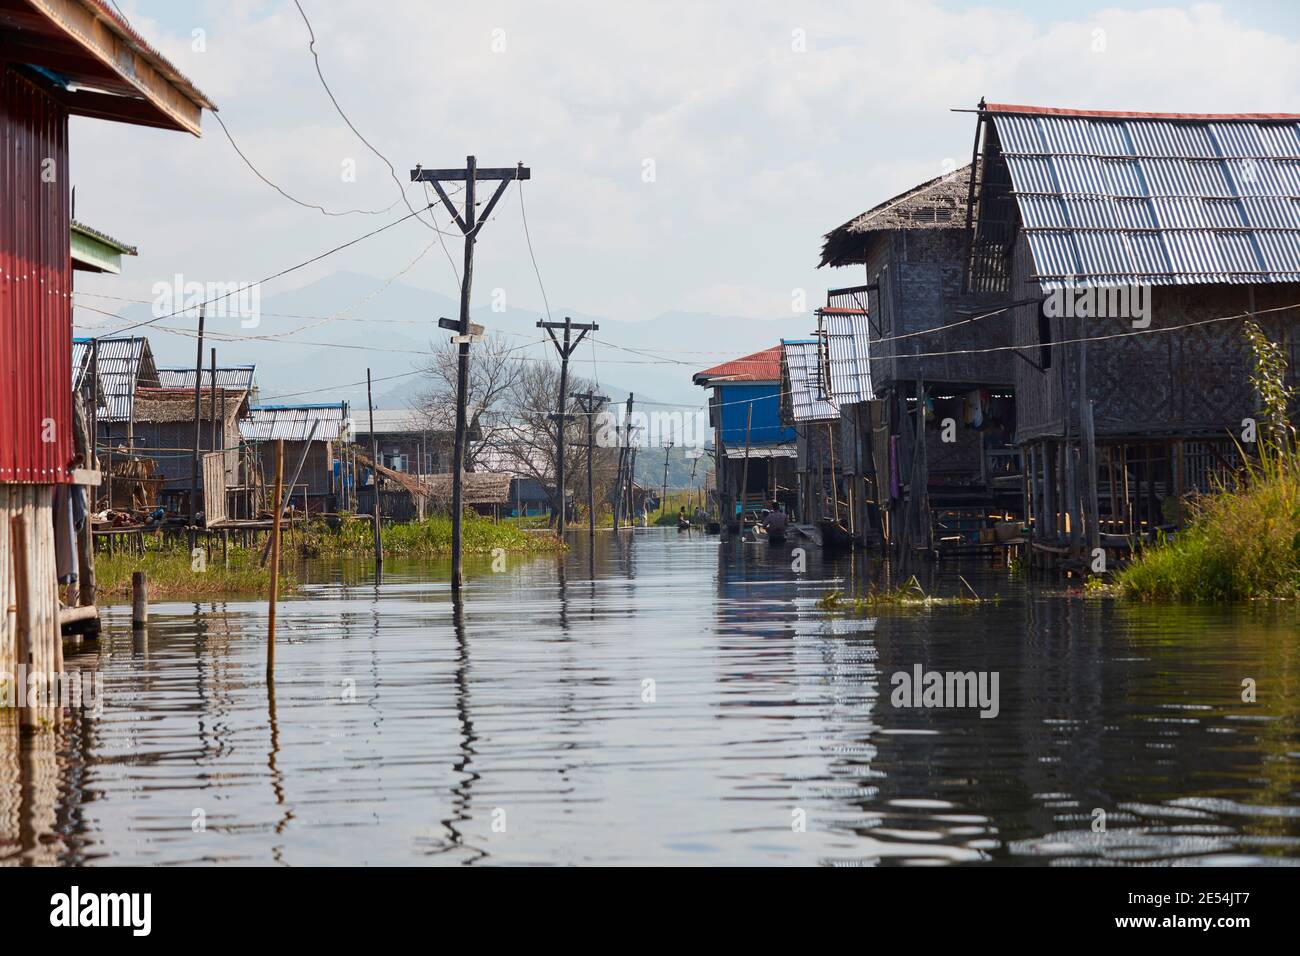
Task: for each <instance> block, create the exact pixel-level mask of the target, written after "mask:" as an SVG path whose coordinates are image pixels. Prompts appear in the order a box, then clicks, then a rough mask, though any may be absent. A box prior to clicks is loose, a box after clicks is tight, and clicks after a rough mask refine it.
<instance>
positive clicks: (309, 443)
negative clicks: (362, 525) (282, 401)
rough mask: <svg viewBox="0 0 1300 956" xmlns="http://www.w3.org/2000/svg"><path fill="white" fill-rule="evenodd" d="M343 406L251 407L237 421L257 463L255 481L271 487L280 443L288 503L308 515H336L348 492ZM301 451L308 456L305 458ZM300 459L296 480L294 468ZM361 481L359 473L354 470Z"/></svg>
mask: <svg viewBox="0 0 1300 956" xmlns="http://www.w3.org/2000/svg"><path fill="white" fill-rule="evenodd" d="M350 425H351V423H350V421H349V411H348V404H347V402H336V403H325V404H310V405H255V406H253V407H251V408H250V409H249V414H248V417H247V418H246V419H244V420H242V421H241V422H240V423H239V433H240V436H241V437H242V438H243V440H244V442H245V444H246V445H248V446H249V447H250V450H251V452H252V455H253V458H254V460H255V461H256V463H257V466H256V467H257V472H258V474H257V476H256V477H255V479H254V480H255V481H256V482H257V484H258V485H259V486H260V487H262V488H263V489H267V488H272V487H274V485H275V453H276V452H275V450H276V441H277V439H280V440H283V441H284V483H285V486H286V487H288V486H289V484H290V482H292V483H293V484H292V489H291V490H292V499H291V500H292V502H293V504H294V506H295V507H299V508H305V509H306V510H307V511H309V512H322V511H331V512H332V511H338V510H340V509H341V508H343V507H344V506H345V505H346V503H347V501H346V499H347V498H348V497H350V496H349V494H348V492H350V491H351V489H352V485H351V481H352V471H353V469H352V464H353V463H352V462H351V461H344V459H343V458H341V457H339V456H340V454H341V452H342V450H343V446H344V445H345V444H346V443H347V441H348V440H349V437H350V435H349V428H350ZM304 453H305V454H306V458H305V459H304V458H303V455H304ZM300 460H302V461H303V467H302V472H301V474H300V475H299V476H298V480H297V481H296V482H295V481H293V473H294V469H295V468H296V467H297V465H298V462H299V461H300ZM357 472H358V476H359V477H360V472H361V469H360V468H358V469H357Z"/></svg>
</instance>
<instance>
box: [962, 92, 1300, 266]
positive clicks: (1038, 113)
mask: <svg viewBox="0 0 1300 956" xmlns="http://www.w3.org/2000/svg"><path fill="white" fill-rule="evenodd" d="M987 111H988V113H989V114H990V115H991V116H992V118H993V123H994V125H995V127H996V131H997V136H998V143H999V146H1000V148H1001V150H1002V154H1003V156H1004V157H1005V159H1006V163H1007V168H1008V170H1009V172H1010V174H1011V181H1012V187H1013V189H1014V191H1015V198H1016V204H1017V208H1018V210H1019V213H1020V218H1021V222H1022V223H1023V225H1024V228H1025V234H1026V237H1027V239H1028V243H1029V249H1030V253H1031V254H1032V256H1033V261H1034V266H1035V270H1036V273H1037V276H1038V278H1039V281H1040V283H1041V284H1042V285H1043V287H1044V288H1048V289H1050V288H1059V287H1061V286H1064V285H1069V284H1073V285H1090V284H1093V285H1096V284H1115V283H1123V282H1141V283H1146V284H1151V285H1184V284H1204V283H1218V282H1224V283H1256V282H1298V281H1300V255H1297V252H1298V251H1300V117H1298V116H1295V115H1287V114H1242V115H1215V116H1208V115H1201V116H1198V115H1196V114H1138V113H1131V114H1130V113H1098V112H1084V111H1069V110H1053V109H1049V108H1044V107H1024V106H1005V105H990V106H989V107H987Z"/></svg>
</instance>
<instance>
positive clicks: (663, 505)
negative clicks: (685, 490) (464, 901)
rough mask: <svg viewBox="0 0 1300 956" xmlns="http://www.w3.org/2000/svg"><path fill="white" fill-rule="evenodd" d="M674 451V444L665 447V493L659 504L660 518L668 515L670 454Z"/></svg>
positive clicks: (670, 443)
mask: <svg viewBox="0 0 1300 956" xmlns="http://www.w3.org/2000/svg"><path fill="white" fill-rule="evenodd" d="M672 450H673V443H672V442H669V443H668V444H666V445H664V493H663V498H662V499H661V501H660V504H659V514H660V516H662V515H665V514H667V513H668V453H669V452H670V451H672Z"/></svg>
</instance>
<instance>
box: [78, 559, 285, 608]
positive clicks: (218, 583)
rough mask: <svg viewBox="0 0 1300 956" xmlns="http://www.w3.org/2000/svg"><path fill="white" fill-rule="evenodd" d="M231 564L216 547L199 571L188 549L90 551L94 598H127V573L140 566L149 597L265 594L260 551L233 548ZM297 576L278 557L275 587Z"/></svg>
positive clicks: (266, 573)
mask: <svg viewBox="0 0 1300 956" xmlns="http://www.w3.org/2000/svg"><path fill="white" fill-rule="evenodd" d="M229 557H230V566H229V567H226V566H225V565H223V564H222V561H221V554H220V551H215V552H214V554H213V559H212V560H209V561H208V562H207V563H206V567H205V568H204V570H201V571H200V570H198V569H197V567H196V564H195V562H194V560H193V559H192V558H191V557H190V554H189V552H188V551H186V550H184V549H183V548H182V549H169V550H167V551H146V552H145V553H144V554H143V555H139V554H122V553H117V554H97V555H95V579H96V584H97V588H96V590H97V592H98V598H97V600H102V599H104V598H127V597H130V595H131V574H132V572H135V571H143V572H144V573H145V578H146V579H147V583H148V592H149V598H150V600H152V599H154V598H158V597H180V596H185V595H202V594H234V593H239V592H253V593H257V592H262V593H265V592H266V591H267V590H268V589H269V588H270V586H271V569H270V565H269V563H268V566H267V567H265V568H263V567H259V564H258V562H259V559H260V557H261V552H260V550H256V549H254V550H249V549H246V548H237V547H232V548H231V549H230V552H229ZM295 580H296V569H295V568H294V562H292V561H286V560H284V559H283V556H282V559H281V564H280V587H281V590H282V591H283V589H284V588H285V587H286V586H292V585H293V584H294V582H295Z"/></svg>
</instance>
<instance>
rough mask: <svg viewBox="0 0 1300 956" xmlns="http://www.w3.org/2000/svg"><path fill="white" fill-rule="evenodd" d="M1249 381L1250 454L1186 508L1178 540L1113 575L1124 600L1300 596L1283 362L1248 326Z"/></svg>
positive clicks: (1296, 502) (1295, 476) (1297, 464)
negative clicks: (1259, 407) (1254, 410)
mask: <svg viewBox="0 0 1300 956" xmlns="http://www.w3.org/2000/svg"><path fill="white" fill-rule="evenodd" d="M1246 335H1247V338H1248V339H1249V340H1250V344H1251V347H1252V349H1253V350H1254V353H1255V368H1254V372H1253V373H1252V375H1251V383H1252V384H1253V385H1254V386H1255V389H1256V391H1257V392H1258V393H1259V394H1260V396H1261V397H1262V398H1263V400H1264V414H1263V416H1262V419H1263V420H1262V421H1260V422H1259V423H1258V424H1257V435H1256V438H1257V441H1256V443H1255V444H1256V455H1255V456H1254V457H1251V456H1248V455H1246V454H1245V453H1244V451H1243V453H1242V455H1241V457H1242V459H1243V460H1244V461H1245V465H1244V466H1243V467H1242V468H1241V470H1240V472H1239V473H1238V474H1237V475H1236V476H1235V477H1234V478H1233V479H1231V480H1230V481H1229V482H1226V483H1224V484H1223V485H1222V486H1221V487H1219V488H1217V489H1216V490H1215V491H1213V492H1212V493H1210V494H1207V495H1204V496H1202V497H1200V498H1198V499H1194V500H1192V501H1190V502H1189V505H1190V507H1191V509H1192V510H1191V518H1190V521H1189V523H1188V525H1187V527H1186V528H1185V529H1184V530H1183V531H1182V532H1180V533H1179V534H1178V535H1176V536H1174V537H1172V538H1169V539H1165V540H1162V541H1160V542H1159V543H1158V544H1157V545H1156V546H1154V547H1152V548H1148V549H1147V550H1145V551H1143V552H1142V553H1141V554H1140V555H1138V556H1137V558H1136V559H1135V560H1134V561H1133V563H1132V564H1130V565H1129V566H1128V567H1127V568H1125V569H1123V570H1122V571H1120V572H1119V574H1118V576H1117V578H1116V585H1117V587H1118V588H1119V590H1120V592H1121V593H1122V594H1124V595H1125V596H1126V597H1133V598H1142V599H1148V600H1151V599H1159V600H1177V601H1199V602H1228V601H1244V600H1250V599H1257V598H1280V599H1289V600H1294V599H1296V598H1298V597H1300V454H1297V446H1296V433H1295V428H1294V426H1293V425H1292V424H1291V422H1290V418H1289V415H1288V412H1289V408H1290V405H1291V401H1292V398H1293V394H1292V390H1291V389H1290V388H1289V387H1288V386H1287V385H1286V384H1285V380H1286V359H1285V358H1284V357H1283V355H1282V350H1281V348H1280V347H1279V346H1278V345H1276V344H1275V343H1273V342H1271V341H1270V340H1269V339H1268V337H1267V336H1265V335H1264V333H1263V332H1262V330H1261V329H1260V328H1259V326H1258V325H1256V324H1255V323H1254V322H1247V323H1246Z"/></svg>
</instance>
